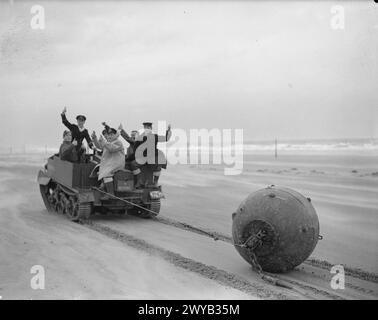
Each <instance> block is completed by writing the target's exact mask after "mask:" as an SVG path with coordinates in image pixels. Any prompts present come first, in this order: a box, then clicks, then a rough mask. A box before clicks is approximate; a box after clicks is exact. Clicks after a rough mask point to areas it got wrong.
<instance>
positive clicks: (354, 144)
mask: <svg viewBox="0 0 378 320" xmlns="http://www.w3.org/2000/svg"><path fill="white" fill-rule="evenodd" d="M124 145H125V147H126V146H127V143H126V142H124ZM174 145H175V143H173V142H170V143H169V144H168V148H169V147H170V146H174ZM210 146H211V148H212V149H213V151H214V152H217V149H219V146H221V143H218V144H216V143H210ZM215 146H217V147H215ZM175 147H176V148H177V145H176V146H175ZM189 148H190V151H195V150H198V151H199V150H204V149H208V148H209V146H204V145H203V146H199V147H195V146H192V145H190V146H189ZM180 149H181V148H180ZM233 149H234V146H232V147H231V150H233ZM58 150H59V146H32V145H24V146H18V147H15V146H13V147H6V146H3V147H1V148H0V154H31V153H35V154H53V153H56V152H58ZM243 150H244V152H245V153H253V152H257V153H260V152H263V153H265V152H269V153H270V152H274V150H275V141H274V140H264V141H259V140H244V144H243ZM277 150H278V151H281V152H282V151H284V152H285V153H286V152H290V153H301V152H306V153H307V152H323V153H327V152H331V153H333V152H346V153H359V152H364V153H365V152H368V154H370V153H372V154H377V155H378V139H377V138H371V139H369V138H353V139H306V140H304V139H302V140H300V139H298V140H280V139H277Z"/></svg>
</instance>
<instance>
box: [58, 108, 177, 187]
mask: <svg viewBox="0 0 378 320" xmlns="http://www.w3.org/2000/svg"><path fill="white" fill-rule="evenodd" d="M66 112H67V108H64V109H63V111H62V113H61V117H62V122H63V124H64V125H65V126H66V127H67V129H68V130H65V131H64V132H63V143H62V145H61V146H60V150H59V156H60V158H61V159H62V160H65V161H70V162H83V161H84V159H85V147H84V145H83V140H84V139H85V140H86V141H87V144H88V147H89V148H91V149H97V150H99V151H100V152H102V155H101V161H100V164H99V171H98V180H102V187H104V189H106V191H107V192H109V193H111V194H114V186H113V175H114V173H115V172H116V171H118V170H122V169H128V170H130V171H132V173H133V175H134V179H135V182H136V188H139V187H142V177H141V170H140V168H141V166H142V165H146V164H147V165H152V166H153V183H154V184H155V185H157V183H158V180H159V177H160V173H161V169H162V168H164V169H166V167H167V159H166V158H165V156H164V153H163V152H161V151H160V150H158V148H157V144H158V142H166V141H169V139H170V137H171V127H170V125H168V129H167V130H166V134H165V136H161V135H157V134H154V133H153V132H152V123H151V122H144V123H143V127H144V130H143V132H142V133H139V131H137V130H133V131H132V132H131V135H129V134H128V133H127V132H126V131H125V130H124V129H123V127H122V125H120V126H119V127H118V130H116V129H114V128H111V127H109V126H108V125H107V124H106V123H102V124H103V125H104V127H105V128H104V130H103V131H102V135H100V137H99V138H98V137H97V135H96V133H95V131H93V133H92V134H91V136H90V135H89V133H88V130H87V129H86V128H85V127H84V124H85V121H86V117H85V116H83V115H78V116H77V117H76V120H77V124H72V123H70V122H69V121H68V120H67V118H66ZM119 136H121V137H122V138H124V139H125V140H126V141H127V142H128V143H129V147H128V148H127V152H126V154H125V149H124V147H123V144H122V142H121V141H120V140H119V139H118V138H119Z"/></svg>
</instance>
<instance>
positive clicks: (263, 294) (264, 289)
mask: <svg viewBox="0 0 378 320" xmlns="http://www.w3.org/2000/svg"><path fill="white" fill-rule="evenodd" d="M149 220H150V221H151V220H153V221H155V222H161V223H164V224H168V225H170V226H173V227H176V228H179V229H183V230H185V231H190V232H194V233H197V234H201V235H204V234H206V233H207V232H203V231H202V230H201V229H198V228H195V227H192V226H190V225H188V224H186V223H182V222H179V221H172V220H171V219H166V218H154V219H149ZM82 223H83V224H84V225H86V226H87V227H89V228H90V229H92V230H95V231H97V232H100V233H102V234H104V235H106V236H108V237H110V238H112V239H115V240H118V241H121V242H123V243H125V244H127V245H129V246H132V247H134V248H136V249H139V250H143V251H147V252H149V253H152V254H156V255H159V256H160V257H162V258H163V259H164V260H166V261H168V262H170V263H172V264H174V265H175V266H178V267H181V268H183V269H186V270H190V271H192V272H195V273H198V274H200V275H202V276H204V277H207V278H209V279H212V280H215V281H217V282H219V283H221V284H223V285H225V286H229V287H232V288H235V289H238V290H240V291H243V292H245V293H248V294H251V295H254V296H256V295H257V296H258V297H259V298H261V299H280V300H286V299H293V298H294V297H297V298H298V294H299V295H300V297H299V298H301V299H316V297H318V298H321V299H333V300H340V299H345V298H344V297H342V296H340V295H337V294H333V293H331V292H329V291H326V290H322V289H321V288H316V287H313V286H311V285H309V284H304V283H300V282H298V281H296V280H295V279H292V278H290V277H285V278H281V277H277V275H271V274H269V273H266V274H267V275H268V276H272V277H274V278H276V279H278V280H281V281H282V282H284V283H285V282H286V283H287V284H292V285H293V286H290V287H291V288H290V289H285V290H280V291H279V292H277V291H274V290H270V289H268V288H269V287H270V288H277V287H275V286H274V285H272V284H270V283H267V282H264V283H263V284H259V283H256V282H255V283H253V282H251V281H248V280H246V279H245V278H243V277H241V276H239V275H237V274H235V273H232V272H228V271H225V270H222V269H219V268H216V267H214V266H209V265H206V264H204V263H201V262H198V261H196V260H193V259H190V258H187V257H184V256H182V255H180V254H178V253H175V252H172V251H169V250H166V249H164V248H161V247H159V246H156V245H153V244H151V243H149V242H147V241H145V240H142V239H140V238H137V237H134V236H131V235H129V234H126V233H123V232H120V231H118V230H114V229H112V228H110V227H108V226H105V225H102V224H101V223H98V222H95V221H93V220H85V221H82ZM171 223H173V224H171ZM208 236H209V237H210V235H208ZM224 237H225V236H224ZM285 291H286V292H287V293H288V294H285V293H281V292H285ZM290 293H292V294H293V295H291V294H290Z"/></svg>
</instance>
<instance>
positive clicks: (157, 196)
mask: <svg viewBox="0 0 378 320" xmlns="http://www.w3.org/2000/svg"><path fill="white" fill-rule="evenodd" d="M150 197H151V199H161V198H164V194H163V192H160V191H151V192H150Z"/></svg>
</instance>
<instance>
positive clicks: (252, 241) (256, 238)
mask: <svg viewBox="0 0 378 320" xmlns="http://www.w3.org/2000/svg"><path fill="white" fill-rule="evenodd" d="M92 189H93V190H96V191H99V192H101V193H103V194H105V195H107V196H109V197H112V198H114V199H117V200H120V201H123V202H125V203H127V204H130V205H132V206H134V207H137V208H139V209H142V210H144V211H147V212H150V213H152V214H154V215H156V212H154V211H152V210H150V209H147V208H145V207H142V206H140V205H138V204H136V203H134V202H132V201H129V200H126V199H122V198H120V197H117V196H116V195H114V194H111V193H108V192H106V191H104V190H101V189H99V188H97V187H92ZM186 225H187V226H189V227H190V228H191V229H193V230H197V231H199V232H201V233H203V234H206V235H207V236H209V237H210V238H212V239H213V240H214V241H218V240H221V241H223V242H225V243H227V244H231V245H233V246H238V247H242V248H247V249H248V252H249V254H250V257H251V262H252V269H253V270H254V271H255V272H256V273H257V274H258V275H259V276H260V278H261V279H262V280H264V281H266V282H268V283H270V284H273V285H275V286H278V287H283V288H286V289H292V290H294V288H293V287H292V286H290V285H289V284H286V283H285V282H284V281H282V280H280V279H277V278H275V277H273V276H271V275H268V274H267V273H265V272H264V271H263V270H262V268H261V266H260V264H259V263H258V260H257V257H256V254H255V250H256V249H257V248H258V247H260V246H261V245H262V244H263V240H264V236H265V232H264V231H262V230H260V231H259V232H257V233H256V234H253V235H251V236H250V237H249V238H248V239H247V240H246V241H244V242H243V243H234V242H233V241H230V242H229V241H225V240H222V239H220V238H219V237H217V236H216V235H214V234H213V233H211V232H208V231H205V230H203V229H201V228H197V227H193V226H191V225H189V224H186Z"/></svg>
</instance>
